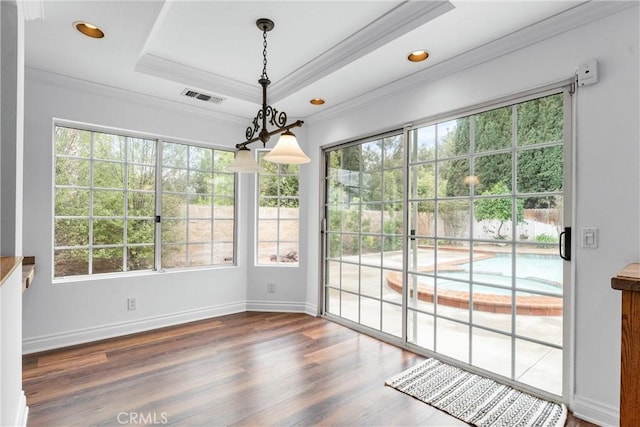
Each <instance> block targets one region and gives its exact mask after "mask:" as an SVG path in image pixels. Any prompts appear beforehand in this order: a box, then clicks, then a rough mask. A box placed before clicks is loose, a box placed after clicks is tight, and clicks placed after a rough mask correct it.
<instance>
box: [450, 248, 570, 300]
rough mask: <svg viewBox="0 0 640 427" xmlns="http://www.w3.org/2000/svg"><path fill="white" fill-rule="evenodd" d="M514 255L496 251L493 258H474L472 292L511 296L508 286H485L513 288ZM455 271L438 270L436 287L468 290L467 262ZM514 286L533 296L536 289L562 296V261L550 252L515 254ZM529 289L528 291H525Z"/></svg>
mask: <svg viewBox="0 0 640 427" xmlns="http://www.w3.org/2000/svg"><path fill="white" fill-rule="evenodd" d="M512 261H513V258H512V256H511V255H510V254H496V256H494V257H492V258H487V259H482V260H478V261H474V263H473V273H472V277H471V281H472V282H473V292H474V293H485V294H496V295H511V289H502V288H497V287H493V286H487V285H498V286H504V287H509V288H511V287H512V283H513V275H512V269H513V262H512ZM456 267H457V268H456V270H455V271H446V270H445V271H441V272H439V275H441V276H442V277H443V278H444V279H440V280H439V281H438V288H439V289H452V290H460V291H466V292H468V291H469V285H468V283H463V282H459V281H455V280H451V281H449V280H446V279H457V280H462V281H468V280H469V276H470V268H471V266H470V264H469V263H464V264H458V265H456ZM515 270H516V274H515V287H516V291H517V294H518V295H536V294H537V293H538V292H542V293H545V294H551V295H555V296H562V277H563V265H562V260H561V259H560V258H559V257H557V256H550V255H518V256H517V258H516V265H515ZM527 291H529V292H527Z"/></svg>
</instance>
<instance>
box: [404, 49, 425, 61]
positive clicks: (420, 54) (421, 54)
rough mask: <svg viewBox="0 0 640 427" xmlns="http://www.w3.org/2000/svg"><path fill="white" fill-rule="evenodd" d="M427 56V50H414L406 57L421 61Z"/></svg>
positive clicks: (410, 59)
mask: <svg viewBox="0 0 640 427" xmlns="http://www.w3.org/2000/svg"><path fill="white" fill-rule="evenodd" d="M428 57H429V52H427V51H426V50H414V51H413V52H411V53H410V54H409V56H407V59H408V60H409V61H411V62H421V61H424V60H425V59H427V58H428Z"/></svg>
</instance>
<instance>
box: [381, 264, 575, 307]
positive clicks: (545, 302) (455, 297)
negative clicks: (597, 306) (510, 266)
mask: <svg viewBox="0 0 640 427" xmlns="http://www.w3.org/2000/svg"><path fill="white" fill-rule="evenodd" d="M476 254H477V255H478V256H476ZM494 256H495V254H493V253H490V252H481V253H477V252H476V251H474V259H489V258H493V257H494ZM459 264H463V263H461V262H460V261H453V262H448V263H440V264H438V265H437V267H438V268H439V269H442V268H443V267H444V268H445V269H446V270H447V271H456V270H462V269H461V268H460V267H459V266H458V265H459ZM435 267H436V265H432V266H428V267H424V268H421V269H420V272H421V273H433V272H434V271H435ZM386 282H387V285H388V286H389V287H390V288H391V289H393V290H394V291H396V292H399V293H402V273H400V272H398V271H392V272H389V273H388V274H387V277H386ZM417 293H418V299H419V300H420V301H425V302H433V300H434V294H435V290H434V288H433V286H431V285H425V284H419V285H418V289H417ZM409 297H410V298H412V297H413V289H409ZM437 297H438V304H441V305H446V306H449V307H455V308H464V309H468V308H469V302H470V295H469V292H466V291H455V290H449V289H438V295H437ZM515 299H516V307H515V312H516V314H521V315H526V316H562V306H563V299H562V297H552V296H546V295H521V296H516V297H515ZM511 300H512V297H511V296H510V295H497V294H484V293H474V294H473V309H474V310H478V311H485V312H489V313H499V314H511V312H512V304H511Z"/></svg>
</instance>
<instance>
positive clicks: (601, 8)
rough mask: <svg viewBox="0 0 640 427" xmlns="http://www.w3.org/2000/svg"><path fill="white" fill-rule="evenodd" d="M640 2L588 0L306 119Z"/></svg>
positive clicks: (358, 103) (352, 106) (460, 68)
mask: <svg viewBox="0 0 640 427" xmlns="http://www.w3.org/2000/svg"><path fill="white" fill-rule="evenodd" d="M637 5H638V3H637V2H625V1H612V2H608V1H586V2H583V3H581V4H579V5H577V6H574V7H573V8H571V9H568V10H566V11H564V12H561V13H559V14H557V15H554V16H552V17H550V18H548V19H545V20H543V21H540V22H537V23H535V24H532V25H530V26H528V27H525V28H523V29H520V30H518V31H515V32H513V33H511V34H508V35H506V36H503V37H501V38H499V39H496V40H493V41H491V42H489V43H486V44H484V45H482V46H479V47H475V48H473V49H471V50H468V51H466V52H463V53H461V54H459V55H457V56H454V57H452V58H450V59H447V60H446V61H442V62H440V63H438V64H435V65H433V66H431V67H428V68H425V69H423V70H420V71H418V72H416V73H413V74H410V75H408V76H406V77H403V78H401V79H398V80H396V81H393V82H390V83H388V84H386V85H384V86H381V87H379V88H376V89H374V90H372V91H370V92H367V93H365V94H363V95H360V96H358V97H355V98H353V99H351V100H349V101H346V102H343V103H341V104H338V105H336V106H333V107H330V108H328V109H326V110H323V111H320V112H317V113H314V114H311V115H309V116H308V117H307V120H316V121H320V120H326V119H329V118H331V117H335V116H338V115H341V114H345V113H347V112H349V111H351V110H354V109H356V108H358V107H360V106H363V105H366V104H371V103H375V102H376V101H377V100H379V99H382V98H386V97H389V96H391V95H395V94H398V93H399V92H405V91H408V90H412V89H415V87H416V86H420V85H424V84H426V83H430V82H433V81H436V80H438V79H441V78H443V77H446V76H450V75H452V74H455V73H458V72H460V71H463V70H466V69H468V68H471V67H474V66H477V65H480V64H482V63H485V62H488V61H491V60H493V59H496V58H499V57H501V56H504V55H508V54H510V53H512V52H515V51H517V50H520V49H523V48H526V47H528V46H531V45H533V44H536V43H539V42H541V41H543V40H546V39H549V38H552V37H555V36H558V35H560V34H562V33H566V32H568V31H571V30H573V29H575V28H578V27H580V26H583V25H586V24H588V23H590V22H593V21H597V20H599V19H602V18H605V17H606V16H609V15H612V14H614V13H617V12H620V11H623V10H625V9H629V8H631V7H636V6H637Z"/></svg>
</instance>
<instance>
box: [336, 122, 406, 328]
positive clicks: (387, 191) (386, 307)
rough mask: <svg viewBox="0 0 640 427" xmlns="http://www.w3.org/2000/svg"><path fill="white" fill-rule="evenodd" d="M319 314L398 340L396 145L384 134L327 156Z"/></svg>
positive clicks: (399, 163) (400, 169)
mask: <svg viewBox="0 0 640 427" xmlns="http://www.w3.org/2000/svg"><path fill="white" fill-rule="evenodd" d="M326 171H327V173H326V204H325V209H326V246H325V248H326V250H325V253H326V257H325V306H324V308H325V310H324V311H325V313H330V314H332V315H335V316H338V317H340V318H342V319H346V320H349V321H351V322H355V323H358V324H361V325H363V326H366V327H368V328H371V329H373V330H376V331H382V332H385V333H387V334H390V335H392V336H396V337H402V313H403V310H402V294H401V293H398V292H396V291H393V290H390V289H389V288H388V286H386V280H387V279H386V278H387V276H389V275H390V274H400V273H401V272H402V263H403V237H402V232H403V198H404V144H403V135H402V133H400V132H395V133H391V134H389V135H385V136H381V137H379V138H374V139H371V140H367V141H365V142H361V143H358V144H355V145H352V146H347V147H344V148H340V149H336V150H332V151H330V152H328V153H327V169H326Z"/></svg>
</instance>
